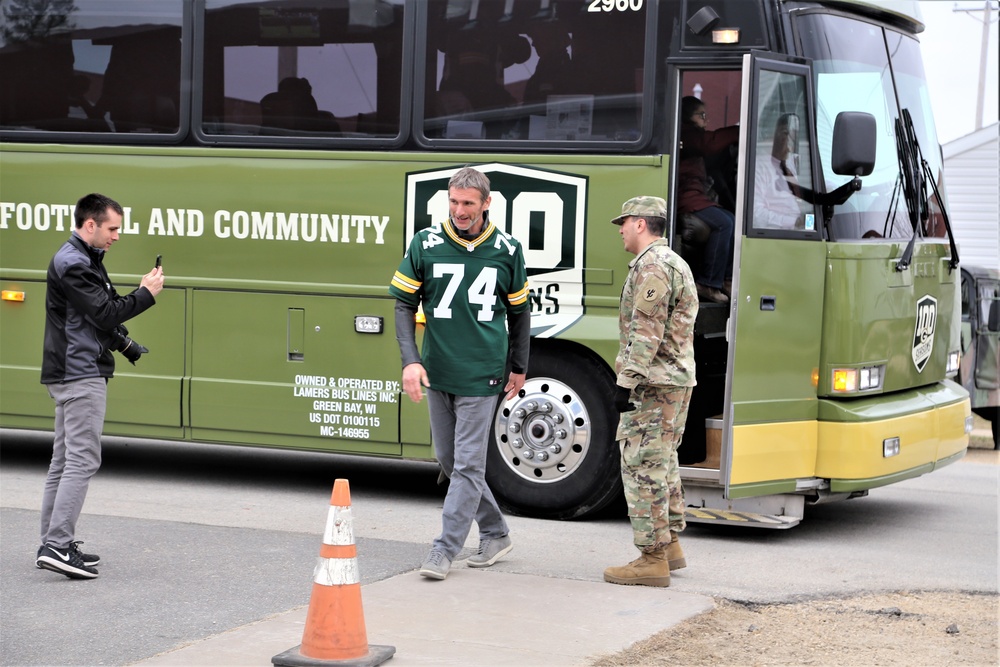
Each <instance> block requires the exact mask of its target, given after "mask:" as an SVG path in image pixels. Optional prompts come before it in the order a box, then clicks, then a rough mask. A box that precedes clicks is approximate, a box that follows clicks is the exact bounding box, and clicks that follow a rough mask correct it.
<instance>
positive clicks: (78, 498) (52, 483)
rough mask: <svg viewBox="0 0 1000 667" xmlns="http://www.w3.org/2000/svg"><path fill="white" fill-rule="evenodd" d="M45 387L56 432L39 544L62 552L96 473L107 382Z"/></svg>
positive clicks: (73, 533)
mask: <svg viewBox="0 0 1000 667" xmlns="http://www.w3.org/2000/svg"><path fill="white" fill-rule="evenodd" d="M46 387H47V388H48V390H49V396H51V397H52V399H53V400H54V401H55V402H56V426H55V440H54V442H53V443H52V462H51V463H50V464H49V474H48V477H47V478H46V479H45V492H44V494H43V495H42V531H41V535H42V544H51V545H52V546H55V547H59V548H60V549H65V548H67V547H68V546H69V545H70V543H71V542H73V540H74V539H75V537H76V520H77V519H78V518H79V517H80V510H82V509H83V501H84V500H85V499H86V497H87V488H88V487H89V486H90V478H91V477H93V476H94V474H95V473H96V472H97V470H98V469H99V468H100V467H101V432H102V431H103V430H104V412H105V410H106V408H107V404H108V381H107V380H106V379H105V378H88V379H86V380H74V381H72V382H64V383H62V384H50V385H46Z"/></svg>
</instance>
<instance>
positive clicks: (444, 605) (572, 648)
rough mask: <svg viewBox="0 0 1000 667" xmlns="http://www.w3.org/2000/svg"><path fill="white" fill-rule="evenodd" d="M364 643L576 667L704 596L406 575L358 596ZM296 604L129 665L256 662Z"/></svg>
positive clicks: (291, 634)
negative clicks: (364, 628) (363, 626)
mask: <svg viewBox="0 0 1000 667" xmlns="http://www.w3.org/2000/svg"><path fill="white" fill-rule="evenodd" d="M361 596H362V605H363V607H364V613H365V626H366V628H367V632H368V643H369V645H389V646H394V647H395V648H396V653H395V655H394V656H393V657H392V658H391V659H390V660H389V661H388V662H387V663H385V664H389V665H398V666H400V667H401V666H403V665H483V666H484V667H492V666H493V665H511V666H515V665H516V666H518V667H525V666H532V665H539V666H541V665H545V666H546V667H557V666H559V665H566V666H580V665H586V664H587V661H588V658H593V657H596V656H597V655H600V654H602V653H614V652H617V651H619V650H621V649H623V648H625V647H627V646H629V645H630V644H632V643H634V642H636V641H639V640H641V639H645V638H647V637H650V636H651V635H653V634H656V633H657V632H659V631H660V630H663V629H666V628H669V627H671V626H673V625H675V624H677V623H679V622H680V621H683V620H684V619H687V618H690V617H692V616H696V615H698V614H700V613H703V612H705V611H708V610H710V609H711V608H712V607H713V606H714V603H713V601H712V599H711V598H710V597H706V596H703V595H693V594H690V593H676V592H672V591H671V590H670V589H669V588H648V587H644V586H616V585H613V584H607V583H603V582H595V581H579V580H573V579H554V578H549V577H539V576H533V575H524V574H506V573H500V572H495V571H489V570H476V569H470V568H467V567H465V566H464V564H463V563H456V564H455V565H454V566H453V567H452V571H451V573H450V574H449V575H448V578H447V579H446V580H444V581H432V580H429V579H425V578H424V577H421V576H420V575H419V574H417V572H416V571H413V572H407V573H405V574H401V575H397V576H395V577H391V578H389V579H383V580H382V581H379V582H376V583H373V584H369V585H367V586H364V587H362V590H361ZM305 617H306V607H299V608H297V609H293V610H291V611H288V612H286V613H283V614H278V615H276V616H273V617H271V618H268V619H265V620H263V621H259V622H257V623H252V624H250V625H246V626H243V627H239V628H235V629H233V630H230V631H228V632H224V633H222V634H219V635H215V636H214V637H209V638H208V639H205V640H203V641H199V642H196V643H194V644H190V645H188V646H184V647H181V648H178V649H176V650H173V651H169V652H167V653H163V654H160V655H158V656H154V657H152V658H149V659H146V660H143V661H141V662H138V663H135V664H137V665H142V666H143V667H152V666H154V665H182V666H185V667H190V666H195V665H206V666H208V665H212V666H216V667H221V666H226V665H239V666H241V667H242V666H244V665H260V666H267V665H270V664H271V658H272V657H273V656H275V655H278V654H279V653H282V652H284V651H287V650H288V649H290V648H293V647H295V646H298V645H299V644H300V643H301V641H302V630H303V628H304V625H305Z"/></svg>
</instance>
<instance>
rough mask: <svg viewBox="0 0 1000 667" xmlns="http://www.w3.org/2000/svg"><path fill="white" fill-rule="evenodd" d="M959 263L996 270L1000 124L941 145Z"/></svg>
mask: <svg viewBox="0 0 1000 667" xmlns="http://www.w3.org/2000/svg"><path fill="white" fill-rule="evenodd" d="M941 150H942V152H943V153H944V175H945V182H946V184H947V188H948V213H949V215H950V218H951V226H952V228H953V229H954V230H955V240H956V241H957V242H958V246H959V248H958V257H959V260H960V261H961V262H962V264H965V265H974V266H985V267H993V268H998V269H1000V123H994V124H992V125H989V126H987V127H984V128H982V129H981V130H976V131H975V132H973V133H972V134H968V135H966V136H964V137H960V138H959V139H955V140H954V141H951V142H948V143H947V144H944V145H943V146H942V147H941Z"/></svg>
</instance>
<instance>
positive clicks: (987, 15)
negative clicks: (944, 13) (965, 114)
mask: <svg viewBox="0 0 1000 667" xmlns="http://www.w3.org/2000/svg"><path fill="white" fill-rule="evenodd" d="M994 3H995V0H986V2H985V3H984V7H983V9H982V10H979V9H965V8H962V7H959V6H958V5H957V4H956V5H955V6H954V7H953V8H952V11H954V12H964V13H966V14H971V13H972V12H978V11H982V12H983V18H982V23H983V43H982V46H981V47H980V51H979V92H978V94H977V95H976V129H977V130H981V129H982V128H983V109H984V105H985V96H986V65H987V53H988V52H989V44H990V24H991V23H992V22H993V19H992V16H991V12H992V11H993V5H994Z"/></svg>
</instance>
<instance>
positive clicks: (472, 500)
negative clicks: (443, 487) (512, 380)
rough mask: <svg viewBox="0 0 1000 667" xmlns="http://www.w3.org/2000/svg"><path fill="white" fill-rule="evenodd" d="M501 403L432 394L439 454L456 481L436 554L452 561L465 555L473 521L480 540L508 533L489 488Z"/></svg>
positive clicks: (430, 406)
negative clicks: (491, 445) (489, 451)
mask: <svg viewBox="0 0 1000 667" xmlns="http://www.w3.org/2000/svg"><path fill="white" fill-rule="evenodd" d="M496 403H497V397H496V396H455V395H454V394H448V393H445V392H441V391H435V390H433V389H428V390H427V406H428V410H429V411H430V417H431V437H432V438H433V439H434V453H435V454H436V456H437V460H438V462H439V463H440V464H441V467H442V468H443V469H444V472H445V474H446V475H448V477H449V478H451V481H450V482H449V484H448V494H447V495H446V496H445V499H444V510H443V511H442V513H441V535H440V536H439V537H438V538H437V539H435V540H434V546H433V547H432V548H433V549H437V550H439V551H442V552H443V553H444V555H445V556H447V557H448V559H449V560H455V556H457V555H458V552H459V551H461V550H462V546H463V545H464V544H465V538H467V537H468V536H469V530H470V529H471V528H472V520H473V519H475V520H476V523H477V524H478V525H479V539H480V540H482V539H483V538H497V537H504V536H505V535H507V533H508V528H507V522H506V521H505V520H504V518H503V514H501V513H500V508H499V507H498V506H497V501H496V500H495V499H494V498H493V493H492V492H491V491H490V489H489V487H488V486H486V447H487V444H488V442H489V434H490V425H491V424H492V423H493V410H494V408H495V407H496Z"/></svg>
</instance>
